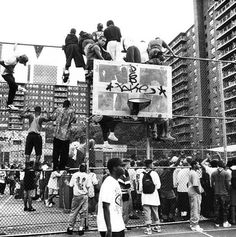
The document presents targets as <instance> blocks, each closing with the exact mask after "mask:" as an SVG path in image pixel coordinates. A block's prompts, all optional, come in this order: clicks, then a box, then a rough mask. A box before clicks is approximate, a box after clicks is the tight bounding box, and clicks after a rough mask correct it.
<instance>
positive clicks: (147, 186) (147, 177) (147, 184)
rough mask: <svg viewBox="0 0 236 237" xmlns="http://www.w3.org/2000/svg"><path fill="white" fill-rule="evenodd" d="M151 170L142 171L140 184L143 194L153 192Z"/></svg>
mask: <svg viewBox="0 0 236 237" xmlns="http://www.w3.org/2000/svg"><path fill="white" fill-rule="evenodd" d="M151 172H152V170H151V171H149V172H148V173H146V172H143V179H142V184H143V193H144V194H151V193H154V191H155V184H154V183H153V180H152V176H151V174H150V173H151Z"/></svg>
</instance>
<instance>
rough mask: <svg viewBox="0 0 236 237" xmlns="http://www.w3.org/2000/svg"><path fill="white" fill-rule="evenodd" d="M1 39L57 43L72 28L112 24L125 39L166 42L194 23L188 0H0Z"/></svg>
mask: <svg viewBox="0 0 236 237" xmlns="http://www.w3.org/2000/svg"><path fill="white" fill-rule="evenodd" d="M0 6H1V13H0V22H1V27H0V41H7V42H19V43H33V44H47V45H62V44H63V43H64V38H65V36H66V34H67V33H68V32H69V30H70V29H71V28H76V29H77V33H79V32H80V30H84V31H87V32H93V31H95V30H96V26H97V23H99V22H101V23H103V24H104V26H105V25H106V22H107V20H113V21H114V23H115V25H117V26H118V27H120V29H121V33H122V36H123V37H124V38H132V39H133V40H146V41H148V40H150V39H153V38H154V37H156V36H160V37H161V38H163V39H164V40H165V41H166V42H167V43H168V42H170V41H171V40H172V39H173V38H174V37H175V36H176V35H177V34H178V33H180V32H183V31H186V30H187V29H188V28H189V27H190V26H191V25H192V24H193V22H194V18H193V0H145V1H144V0H87V1H86V0H85V1H84V0H10V1H6V0H0Z"/></svg>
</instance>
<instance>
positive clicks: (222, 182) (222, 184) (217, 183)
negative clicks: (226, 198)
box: [211, 169, 230, 195]
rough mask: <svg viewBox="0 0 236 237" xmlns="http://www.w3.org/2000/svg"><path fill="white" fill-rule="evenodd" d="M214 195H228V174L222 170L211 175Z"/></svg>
mask: <svg viewBox="0 0 236 237" xmlns="http://www.w3.org/2000/svg"><path fill="white" fill-rule="evenodd" d="M211 181H212V186H213V187H214V192H215V194H218V195H229V181H230V174H229V173H228V172H227V171H225V170H224V169H217V170H216V171H214V172H213V173H212V175H211Z"/></svg>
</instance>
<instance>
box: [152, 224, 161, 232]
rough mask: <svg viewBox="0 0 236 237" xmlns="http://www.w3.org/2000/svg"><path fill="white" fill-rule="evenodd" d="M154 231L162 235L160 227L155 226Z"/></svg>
mask: <svg viewBox="0 0 236 237" xmlns="http://www.w3.org/2000/svg"><path fill="white" fill-rule="evenodd" d="M152 230H153V231H155V232H158V233H160V232H161V227H160V226H159V225H157V226H154V227H153V228H152Z"/></svg>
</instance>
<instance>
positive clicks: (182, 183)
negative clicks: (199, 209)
mask: <svg viewBox="0 0 236 237" xmlns="http://www.w3.org/2000/svg"><path fill="white" fill-rule="evenodd" d="M189 172H190V170H189V168H183V169H181V170H180V171H179V172H178V174H177V178H176V185H177V191H178V192H181V193H182V192H183V193H184V192H186V193H187V192H188V180H189Z"/></svg>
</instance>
